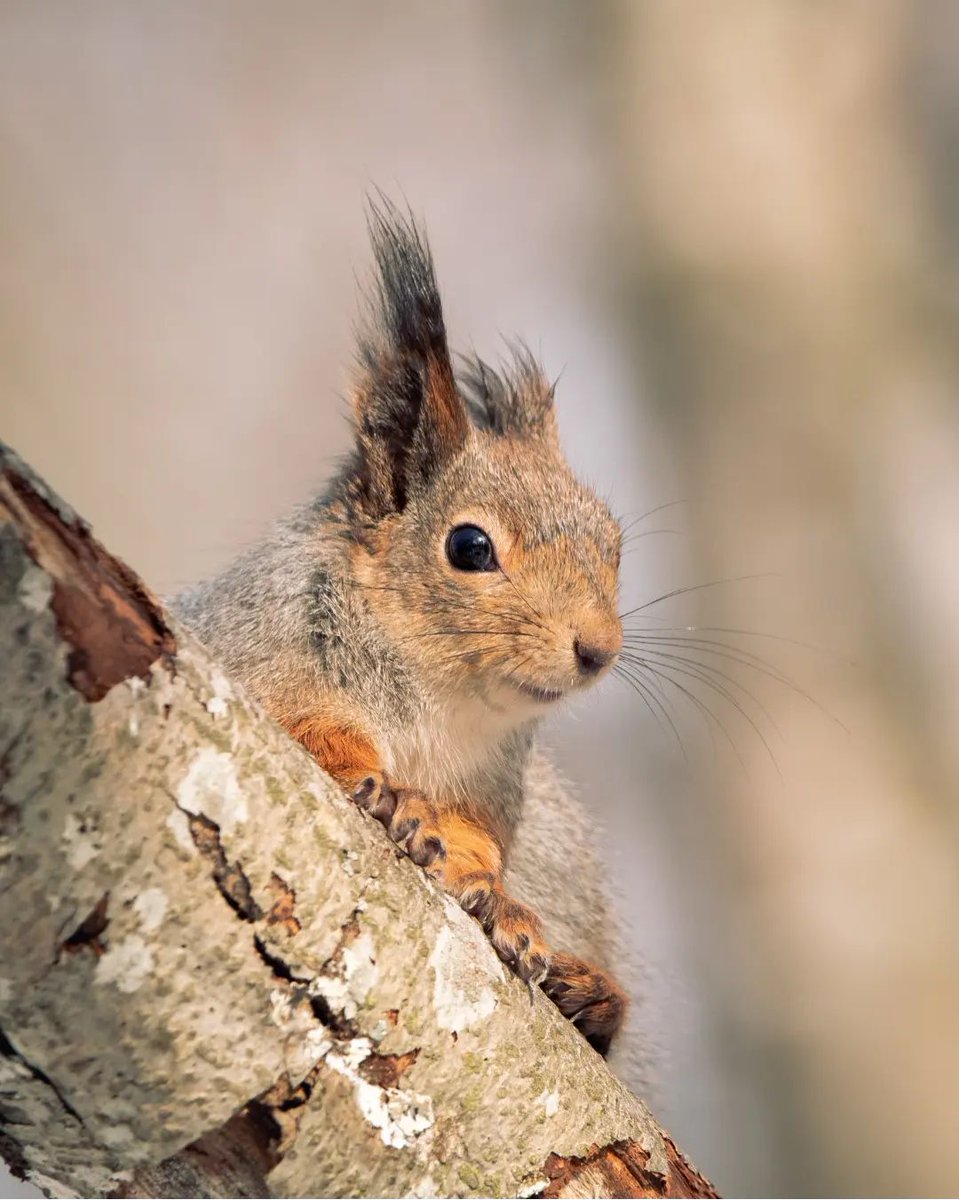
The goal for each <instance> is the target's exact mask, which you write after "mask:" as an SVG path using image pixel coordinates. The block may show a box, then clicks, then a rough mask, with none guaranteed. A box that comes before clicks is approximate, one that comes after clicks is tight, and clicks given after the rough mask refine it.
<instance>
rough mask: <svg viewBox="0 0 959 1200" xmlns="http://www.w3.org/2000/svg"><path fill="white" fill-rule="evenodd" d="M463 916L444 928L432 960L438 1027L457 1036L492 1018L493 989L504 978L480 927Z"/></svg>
mask: <svg viewBox="0 0 959 1200" xmlns="http://www.w3.org/2000/svg"><path fill="white" fill-rule="evenodd" d="M451 916H452V914H451ZM462 916H463V914H462V913H461V912H460V911H459V910H457V911H456V919H454V920H451V922H450V924H449V925H444V926H443V928H442V929H441V930H440V932H439V935H438V937H437V939H436V945H435V946H434V947H433V952H432V954H431V955H430V957H429V964H430V966H431V967H432V968H433V973H434V975H435V983H434V985H433V1007H434V1008H435V1010H436V1023H437V1024H438V1025H439V1027H440V1028H441V1029H449V1030H450V1031H452V1032H453V1033H462V1032H463V1030H464V1029H470V1028H472V1026H474V1025H477V1024H478V1023H479V1022H480V1021H485V1020H486V1019H487V1017H489V1015H490V1014H491V1013H492V1011H493V1009H494V1008H495V1007H496V996H495V995H494V993H493V989H492V987H491V986H490V985H491V984H492V983H498V982H502V980H503V978H504V976H503V969H502V967H501V966H500V965H499V961H498V960H497V959H496V958H495V957H494V955H493V951H492V948H491V947H490V944H489V942H488V941H487V940H486V938H485V937H484V936H483V933H482V931H481V929H480V927H479V925H477V924H476V922H475V921H471V920H469V919H466V920H461V919H459V918H460V917H462Z"/></svg>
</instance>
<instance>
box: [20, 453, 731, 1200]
mask: <svg viewBox="0 0 959 1200" xmlns="http://www.w3.org/2000/svg"><path fill="white" fill-rule="evenodd" d="M0 661H2V662H3V664H4V674H3V682H2V686H0V930H2V934H0V937H2V959H0V1029H2V1031H3V1040H2V1041H0V1124H2V1133H0V1152H2V1153H3V1155H4V1158H5V1159H6V1161H7V1162H8V1164H9V1165H10V1167H11V1169H12V1170H14V1171H15V1172H17V1173H18V1174H20V1175H21V1176H24V1177H27V1178H29V1179H31V1180H32V1181H33V1182H35V1183H36V1184H37V1185H38V1186H41V1187H43V1188H45V1189H46V1190H47V1191H49V1192H51V1193H56V1194H60V1195H63V1194H67V1195H69V1194H71V1193H81V1194H86V1195H109V1196H131V1197H132V1196H159V1195H166V1196H265V1195H276V1196H307V1195H330V1196H337V1195H417V1196H428V1195H504V1196H505V1195H525V1196H533V1195H550V1196H553V1195H556V1196H559V1195H587V1194H588V1195H596V1196H612V1195H624V1196H625V1195H629V1196H644V1195H656V1196H666V1195H669V1196H673V1195H713V1194H714V1193H713V1192H712V1191H711V1189H710V1187H709V1185H708V1184H707V1183H706V1182H705V1180H703V1179H702V1177H701V1176H699V1175H698V1174H697V1173H696V1172H695V1171H694V1170H693V1169H692V1168H690V1167H689V1166H688V1165H687V1164H686V1163H685V1161H684V1160H683V1159H682V1158H681V1156H680V1155H678V1153H677V1152H676V1150H675V1147H674V1146H673V1144H672V1142H671V1141H670V1140H669V1138H668V1137H667V1136H666V1135H665V1134H664V1133H663V1132H662V1130H661V1129H660V1128H659V1126H658V1125H657V1124H656V1122H655V1121H654V1120H653V1118H652V1117H651V1116H650V1114H649V1113H648V1111H647V1110H646V1108H645V1106H644V1105H643V1103H642V1102H641V1101H640V1100H638V1099H636V1098H635V1097H633V1096H632V1095H630V1094H629V1093H628V1092H627V1091H626V1089H625V1088H624V1087H623V1085H622V1084H621V1083H620V1082H619V1081H618V1080H617V1079H616V1078H615V1077H614V1076H613V1075H612V1074H611V1073H610V1071H609V1070H608V1068H607V1067H606V1064H605V1063H604V1062H603V1060H602V1059H601V1058H599V1056H598V1055H597V1054H595V1053H594V1051H593V1050H591V1049H590V1047H589V1046H588V1045H587V1044H586V1042H585V1041H584V1040H583V1039H582V1038H581V1037H580V1035H579V1034H578V1033H577V1032H576V1030H575V1029H574V1028H573V1027H572V1026H571V1025H570V1024H568V1023H567V1022H565V1021H564V1020H563V1019H562V1017H561V1016H560V1015H559V1013H558V1012H557V1011H556V1009H555V1008H553V1006H552V1005H551V1004H550V1003H549V1001H548V1000H547V999H546V998H545V996H543V995H542V994H540V993H537V994H536V995H535V996H533V997H532V999H531V998H530V995H529V993H528V991H527V990H526V988H525V987H524V986H523V985H522V984H521V983H520V982H519V981H518V980H517V979H515V978H513V977H512V976H511V975H510V974H509V973H508V972H507V971H506V970H505V969H504V968H503V966H502V965H501V964H500V962H499V961H498V959H497V958H496V956H495V954H494V952H493V950H492V948H491V946H490V945H489V943H488V942H487V940H486V938H485V936H484V935H483V933H482V931H481V929H480V927H479V926H478V925H477V924H476V922H475V921H473V920H472V919H471V918H470V917H468V916H466V914H464V913H463V912H462V911H461V910H460V909H459V908H458V907H457V906H456V905H455V904H453V903H452V902H451V901H450V900H449V898H448V897H446V896H445V895H443V893H442V892H441V891H439V890H438V889H437V888H436V887H435V886H434V885H433V883H432V882H431V881H430V880H429V879H427V878H426V876H425V875H424V874H423V872H422V871H420V870H419V869H418V868H417V867H415V866H414V865H413V864H412V863H411V862H410V861H409V860H408V859H406V858H405V857H404V856H402V855H400V854H398V853H397V851H396V848H395V847H394V846H393V845H392V844H391V843H390V842H389V840H388V839H387V837H386V836H385V834H384V832H383V831H382V829H381V828H380V827H379V826H377V825H375V824H374V823H372V822H371V821H369V820H368V819H367V818H366V817H365V816H364V815H363V814H362V813H360V812H359V811H357V810H356V809H354V808H353V807H352V806H350V805H349V804H348V803H347V802H346V800H345V799H344V798H343V797H342V795H341V794H340V792H339V791H338V790H337V789H336V787H335V786H334V785H333V784H332V783H331V781H330V780H329V779H328V778H327V777H326V776H325V775H324V774H323V773H322V772H321V771H320V770H319V769H318V768H317V766H316V765H315V764H314V763H313V762H312V761H311V760H310V759H309V758H308V757H307V756H306V755H305V754H304V752H303V751H302V750H301V749H300V748H299V747H297V746H296V745H294V744H293V743H292V742H290V741H289V739H288V738H287V737H286V736H285V735H284V734H283V732H282V731H281V730H279V729H278V728H277V727H275V726H274V725H273V724H272V723H271V722H270V721H268V720H267V719H266V718H265V717H264V716H263V714H262V713H261V712H260V711H259V709H258V708H257V706H256V705H255V704H253V703H252V702H251V701H250V700H249V699H247V698H246V697H245V696H244V695H243V694H242V692H241V691H240V690H239V688H237V687H236V686H235V685H234V684H232V683H231V682H230V681H229V680H228V679H227V678H226V677H225V676H224V674H223V673H222V671H221V670H220V669H219V668H218V667H217V666H216V664H215V663H213V662H211V661H210V659H209V658H208V656H207V655H206V654H205V653H204V651H203V650H202V648H201V647H200V646H198V645H197V644H196V643H195V642H194V640H193V639H192V638H191V637H190V636H189V634H187V633H186V632H184V631H181V630H177V631H176V632H174V630H173V628H172V626H171V624H170V623H168V619H167V617H166V615H165V614H164V613H163V612H162V611H161V610H160V609H159V607H158V606H157V604H156V602H155V601H154V600H153V599H152V597H151V596H150V594H149V592H148V591H147V590H146V588H144V587H143V585H142V584H141V583H140V582H139V581H138V580H137V579H136V577H135V576H134V575H133V574H132V572H130V571H129V570H128V568H126V567H124V566H123V565H122V564H120V563H118V562H117V561H116V560H114V559H113V558H111V556H110V555H109V554H108V553H107V552H106V551H105V550H104V549H103V548H102V547H101V546H99V544H98V543H97V542H95V541H94V539H93V538H92V537H91V536H90V533H89V530H88V529H87V527H86V526H85V525H84V524H83V523H82V522H81V521H79V520H78V519H77V518H76V516H75V515H74V514H73V513H72V512H71V511H70V510H69V509H68V508H67V507H66V506H65V505H63V504H62V502H60V501H59V500H58V499H57V498H56V497H55V496H53V495H52V493H50V492H49V490H48V489H47V488H46V487H45V486H44V485H43V484H42V482H40V481H39V480H37V479H36V478H35V477H33V476H32V475H31V473H30V472H29V470H28V469H27V468H26V467H25V466H24V464H23V463H21V462H20V461H19V460H18V459H17V458H16V457H15V456H14V455H12V454H10V453H9V452H6V451H3V450H2V448H0Z"/></svg>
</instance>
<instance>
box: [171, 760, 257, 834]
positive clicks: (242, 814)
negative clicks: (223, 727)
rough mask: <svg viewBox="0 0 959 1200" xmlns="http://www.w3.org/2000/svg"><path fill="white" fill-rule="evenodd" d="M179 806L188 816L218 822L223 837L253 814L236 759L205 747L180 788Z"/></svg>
mask: <svg viewBox="0 0 959 1200" xmlns="http://www.w3.org/2000/svg"><path fill="white" fill-rule="evenodd" d="M177 803H178V804H179V806H180V807H181V808H183V809H185V810H186V811H187V812H188V813H193V814H194V815H195V816H204V817H206V818H207V819H208V820H210V821H214V822H215V823H216V824H217V825H218V826H219V827H220V831H221V832H222V833H225V834H229V833H231V832H232V830H233V829H234V827H235V826H237V825H241V824H242V823H243V822H244V821H245V820H246V819H247V817H248V815H249V813H248V810H247V804H246V797H245V796H244V795H243V792H242V790H241V788H240V783H239V780H238V779H237V775H236V764H235V763H234V761H233V755H232V754H229V753H227V752H226V751H222V750H214V749H213V748H212V747H210V746H204V748H203V749H202V750H200V751H199V753H198V754H197V755H196V756H195V757H194V759H193V761H192V762H191V763H190V767H189V770H188V771H187V773H186V775H185V776H184V777H183V779H182V781H181V783H180V786H179V788H177Z"/></svg>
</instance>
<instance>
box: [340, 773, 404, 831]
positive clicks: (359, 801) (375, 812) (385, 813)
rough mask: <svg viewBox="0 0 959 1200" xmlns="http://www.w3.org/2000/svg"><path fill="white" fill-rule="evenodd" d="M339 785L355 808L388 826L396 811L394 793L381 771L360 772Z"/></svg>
mask: <svg viewBox="0 0 959 1200" xmlns="http://www.w3.org/2000/svg"><path fill="white" fill-rule="evenodd" d="M339 783H340V785H341V787H342V788H343V789H344V790H345V792H346V794H347V796H349V798H350V799H351V800H352V801H353V803H354V804H355V805H356V806H357V808H362V809H364V810H365V811H366V812H368V813H369V814H370V816H371V817H375V818H376V820H377V821H380V822H381V823H382V824H384V825H389V823H390V821H391V820H392V819H393V813H394V812H395V810H396V793H395V792H394V791H393V789H392V788H391V787H390V785H389V784H388V783H387V782H386V779H385V777H384V775H383V772H382V771H361V772H359V773H357V774H354V775H350V776H349V777H348V778H343V777H340V779H339Z"/></svg>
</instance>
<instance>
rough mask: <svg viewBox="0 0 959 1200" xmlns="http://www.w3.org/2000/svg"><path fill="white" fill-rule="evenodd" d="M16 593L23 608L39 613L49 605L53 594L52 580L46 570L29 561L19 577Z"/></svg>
mask: <svg viewBox="0 0 959 1200" xmlns="http://www.w3.org/2000/svg"><path fill="white" fill-rule="evenodd" d="M17 595H18V596H19V598H20V603H21V604H22V605H23V607H24V608H28V609H29V610H30V611H31V612H35V613H41V612H43V610H44V609H45V608H46V607H47V606H48V605H49V603H50V597H51V596H52V595H53V580H52V579H51V578H50V576H49V575H48V574H47V573H46V571H42V570H41V569H40V568H39V567H37V566H34V565H33V564H32V563H31V564H30V566H28V567H27V569H26V570H25V571H24V572H23V575H21V577H20V586H19V588H18V589H17Z"/></svg>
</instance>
